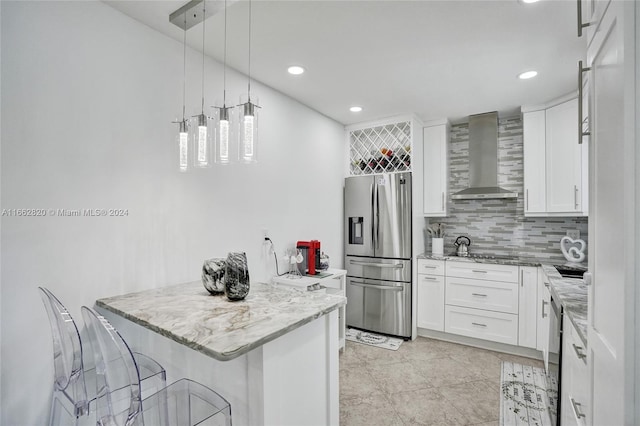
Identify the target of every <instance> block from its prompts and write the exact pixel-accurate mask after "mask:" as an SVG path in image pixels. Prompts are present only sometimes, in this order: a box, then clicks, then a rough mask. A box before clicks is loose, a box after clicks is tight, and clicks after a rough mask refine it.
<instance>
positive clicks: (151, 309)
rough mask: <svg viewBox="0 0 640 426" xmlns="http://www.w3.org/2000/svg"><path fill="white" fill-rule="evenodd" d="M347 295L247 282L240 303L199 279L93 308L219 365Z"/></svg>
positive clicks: (323, 311)
mask: <svg viewBox="0 0 640 426" xmlns="http://www.w3.org/2000/svg"><path fill="white" fill-rule="evenodd" d="M346 301H347V299H346V297H343V296H339V295H334V294H326V293H323V292H316V291H313V292H312V291H301V290H297V289H293V288H288V287H279V286H274V285H270V284H263V283H255V284H254V283H252V284H251V289H250V291H249V295H248V296H247V298H246V299H245V300H242V301H238V302H230V301H228V300H227V298H226V297H225V296H212V295H210V294H209V293H208V292H207V290H206V289H205V288H204V287H203V286H202V283H201V282H200V281H195V282H191V283H186V284H180V285H175V286H171V287H164V288H158V289H153V290H147V291H142V292H138V293H130V294H125V295H122V296H114V297H108V298H104V299H99V300H97V301H96V305H97V306H99V307H101V308H103V309H106V310H108V311H111V312H113V313H115V314H117V315H120V316H122V317H124V318H126V319H128V320H130V321H133V322H134V323H136V324H139V325H141V326H143V327H145V328H148V329H150V330H152V331H155V332H156V333H159V334H161V335H163V336H165V337H168V338H169V339H172V340H174V341H176V342H178V343H180V344H182V345H185V346H188V347H190V348H192V349H194V350H196V351H199V352H202V353H203V354H205V355H208V356H211V357H213V358H215V359H217V360H220V361H228V360H231V359H234V358H236V357H238V356H240V355H242V354H245V353H247V352H249V351H251V350H252V349H255V348H257V347H259V346H262V345H264V344H265V343H267V342H270V341H272V340H274V339H276V338H278V337H280V336H282V335H284V334H286V333H288V332H290V331H292V330H295V329H296V328H298V327H300V326H302V325H304V324H306V323H309V322H311V321H313V320H315V319H316V318H319V317H321V316H322V315H325V314H327V313H329V312H331V311H333V310H335V309H338V308H340V307H341V306H344V305H345V304H346Z"/></svg>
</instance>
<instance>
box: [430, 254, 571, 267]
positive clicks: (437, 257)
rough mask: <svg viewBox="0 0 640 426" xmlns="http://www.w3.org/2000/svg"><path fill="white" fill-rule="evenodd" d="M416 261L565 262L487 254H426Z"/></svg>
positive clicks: (530, 264)
mask: <svg viewBox="0 0 640 426" xmlns="http://www.w3.org/2000/svg"><path fill="white" fill-rule="evenodd" d="M418 259H433V260H453V261H455V262H475V263H493V264H499V265H514V266H540V265H542V264H543V263H549V264H551V263H553V264H554V265H558V264H564V263H565V262H566V261H565V260H561V259H549V258H544V259H543V258H536V257H530V256H507V255H498V256H493V255H489V254H480V253H478V254H476V253H474V254H473V255H471V256H465V257H463V256H457V255H455V254H447V255H443V256H440V255H433V254H428V253H422V254H419V255H418Z"/></svg>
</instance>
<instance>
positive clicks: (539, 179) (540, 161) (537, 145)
mask: <svg viewBox="0 0 640 426" xmlns="http://www.w3.org/2000/svg"><path fill="white" fill-rule="evenodd" d="M522 127H523V133H524V143H523V145H524V212H525V215H526V214H534V213H540V214H543V213H545V212H546V208H547V201H546V199H547V191H546V185H545V179H546V177H545V176H546V173H545V167H544V164H545V162H546V159H545V155H546V154H545V131H544V129H545V111H544V110H542V111H533V112H529V113H526V114H523V117H522Z"/></svg>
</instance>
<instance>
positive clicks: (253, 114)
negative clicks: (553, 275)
mask: <svg viewBox="0 0 640 426" xmlns="http://www.w3.org/2000/svg"><path fill="white" fill-rule="evenodd" d="M248 56H249V60H248V64H249V65H248V72H247V77H248V85H247V100H246V102H243V99H242V98H241V99H240V105H239V106H240V111H239V121H240V123H239V124H240V126H239V129H238V130H239V131H238V140H239V144H238V148H239V150H238V157H239V160H240V161H241V162H243V163H255V162H257V161H258V158H257V154H258V152H257V146H258V108H260V106H258V104H257V99H254V100H255V102H251V0H249V55H248Z"/></svg>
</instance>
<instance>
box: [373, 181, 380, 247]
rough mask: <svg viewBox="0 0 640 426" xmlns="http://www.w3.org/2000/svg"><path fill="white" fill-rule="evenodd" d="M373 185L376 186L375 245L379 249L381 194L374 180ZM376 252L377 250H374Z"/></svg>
mask: <svg viewBox="0 0 640 426" xmlns="http://www.w3.org/2000/svg"><path fill="white" fill-rule="evenodd" d="M373 185H374V186H375V188H376V245H375V246H374V250H379V249H380V247H378V245H379V244H380V194H379V192H378V185H377V184H376V182H375V181H374V183H373ZM374 253H375V251H374Z"/></svg>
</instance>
